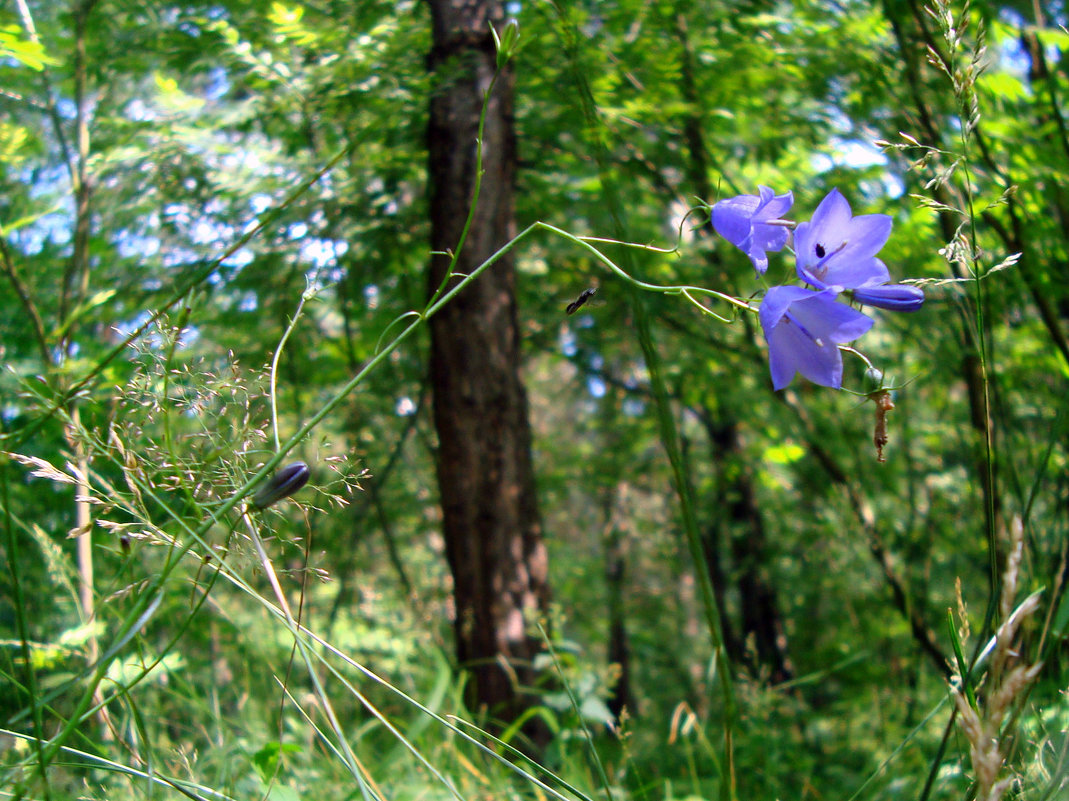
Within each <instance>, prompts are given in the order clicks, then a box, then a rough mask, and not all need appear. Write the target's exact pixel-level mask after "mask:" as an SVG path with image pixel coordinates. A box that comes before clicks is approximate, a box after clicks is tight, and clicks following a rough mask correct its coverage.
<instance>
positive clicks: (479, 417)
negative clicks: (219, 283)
mask: <svg viewBox="0 0 1069 801" xmlns="http://www.w3.org/2000/svg"><path fill="white" fill-rule="evenodd" d="M428 4H429V6H430V8H431V14H432V23H433V34H434V46H433V49H432V51H431V54H430V58H429V67H430V69H431V70H432V71H433V73H434V78H435V80H434V89H433V91H432V98H431V107H430V123H429V128H428V137H427V138H428V148H429V156H430V166H429V169H430V200H431V208H430V214H431V246H432V249H433V250H434V251H435V252H436V253H437V254H438V255H434V256H432V259H431V263H430V270H429V292H430V293H432V294H433V293H434V291H435V290H436V289H437V288H438V287H439V286H440V285H441V284H442V282H443V280H445V278H446V276H447V272H448V269H449V262H450V258H449V257H448V256H446V255H441V254H442V253H445V252H449V253H452V252H453V251H455V250H456V249H457V247H458V243H459V242H460V237H461V232H462V231H463V228H464V223H465V219H466V217H467V214H468V210H469V208H470V207H471V204H472V199H473V192H474V186H475V180H476V156H477V141H476V140H477V136H478V123H479V113H480V109H481V107H482V102H483V96H484V94H485V92H486V91H487V89H488V87H489V86H490V82H491V80H492V78H493V75H494V70H495V51H494V44H493V39H492V37H491V36H490V30H489V20H493V22H494V23H495V25H496V26H498V27H500V25H501V23H502V22H503V20H502V18H501V16H502V7H501V5H500V4H497V3H491V2H486V1H485V0H476V1H475V2H470V1H469V2H464V0H428ZM512 92H513V78H512V74H511V72H510V71H508V70H506V71H505V72H504V73H503V74H502V75H501V76H500V77H499V78H498V81H497V83H496V85H495V87H494V91H493V96H492V98H491V100H490V105H489V108H488V110H487V115H486V124H485V129H484V133H483V142H482V151H483V165H482V167H483V178H482V187H481V192H480V195H479V198H478V203H477V206H476V209H475V216H474V219H473V220H472V224H471V228H470V231H469V233H468V237H467V240H466V241H465V243H464V245H463V248H462V249H461V251H460V258H459V260H458V261H457V263H456V265H455V267H454V273H455V274H461V275H466V274H467V273H470V272H471V271H472V270H474V269H475V268H476V267H478V266H479V265H480V264H481V263H482V262H483V261H485V260H486V259H487V257H489V256H490V255H491V254H492V253H494V252H495V251H496V250H497V249H499V248H500V247H501V246H502V245H504V244H505V243H506V242H507V241H508V240H509V239H510V238H511V237H512V236H513V233H514V230H515V226H514V222H513V216H512V215H513V202H512V193H513V178H514V172H515V138H514V132H513V128H512V121H513V120H512ZM456 280H457V279H456V278H451V279H450V281H451V282H455V281H456ZM430 330H431V383H432V389H433V399H434V421H435V426H436V427H437V431H438V465H437V467H438V486H439V491H440V494H441V503H442V512H443V527H444V534H445V542H446V555H447V558H448V560H449V565H450V568H451V570H452V573H453V582H454V598H455V603H456V622H455V628H456V646H457V654H458V657H459V661H460V665H461V667H462V668H465V669H467V670H469V671H470V673H471V679H472V683H471V685H470V691H471V696H470V699H471V701H473V702H474V703H475V705H476V707H477V708H480V709H483V710H485V711H486V712H487V713H489V715H490V716H491V720H497V721H509V720H512V719H514V718H515V717H516V715H517V714H518V713H520V712H521V711H522V710H523V709H524V708H526V707H527V706H529V705H530V703H531V701H530V699H531V698H532V696H530V695H523V694H521V693H519V692H518V690H519V689H520V688H522V687H524V686H530V685H531V684H532V683H533V681H534V678H535V676H534V671H533V668H532V665H531V660H532V658H533V657H534V656H535V654H537V653H538V651H539V650H540V649H541V643H540V641H539V640H538V638H532V637H530V636H528V633H527V626H526V618H527V617H528V616H529V615H530V613H532V612H533V613H540V612H542V611H544V609H545V606H546V602H547V598H548V586H547V562H546V551H545V546H544V545H543V542H542V531H541V524H540V522H539V515H538V506H537V503H536V498H535V483H534V472H533V467H532V463H531V430H530V424H529V421H528V418H527V396H526V393H525V391H524V387H523V384H522V382H521V380H520V338H519V329H518V324H517V319H516V300H515V272H514V269H513V262H512V258H511V256H506V257H504V258H502V259H500V260H499V261H497V262H496V263H495V264H494V265H493V266H492V267H491V268H489V269H488V270H487V271H486V272H485V273H484V274H483V275H482V276H481V277H480V278H479V279H478V280H477V281H475V282H474V283H473V284H471V285H470V286H468V287H467V288H466V289H465V290H464V291H463V292H461V293H460V294H459V295H458V296H457V297H456V298H455V299H453V301H451V302H450V303H448V304H446V306H445V307H444V308H442V310H441V311H440V312H439V313H438V314H436V315H435V316H434V317H433V318H431V324H430ZM528 733H529V734H531V733H532V732H528ZM534 734H535V736H536V738H537V739H541V735H540V733H534Z"/></svg>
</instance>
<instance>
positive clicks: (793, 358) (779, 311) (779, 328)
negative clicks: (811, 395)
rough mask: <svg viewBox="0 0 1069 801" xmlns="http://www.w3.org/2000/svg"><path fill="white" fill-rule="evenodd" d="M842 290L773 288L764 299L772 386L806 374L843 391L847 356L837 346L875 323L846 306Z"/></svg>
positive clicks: (762, 311) (762, 313) (763, 319)
mask: <svg viewBox="0 0 1069 801" xmlns="http://www.w3.org/2000/svg"><path fill="white" fill-rule="evenodd" d="M837 294H838V292H837V291H836V290H834V289H824V290H821V291H819V292H814V291H812V290H809V289H804V288H802V287H799V286H774V287H772V288H771V289H770V290H768V292H766V293H765V297H764V300H762V301H761V308H760V311H759V316H760V319H761V328H762V329H763V330H764V332H765V339H767V340H768V363H769V368H770V369H771V371H772V387H773V388H774V389H777V390H778V389H783V388H784V387H786V386H787V385H789V384H790V383H791V381H793V380H794V374H795V373H801V374H802V375H803V376H805V377H806V378H808V379H809V380H810V381H812V382H813V383H814V384H820V385H821V386H825V387H832V388H834V389H839V388H840V387H841V386H842V384H843V357H842V354H841V353H839V348H838V345H841V344H845V343H847V342H852V341H853V340H855V339H857V338H858V337H859V336H861V335H862V334H864V333H865V332H866V331H868V330H869V329H870V328H871V327H872V320H871V319H870V318H868V317H866V316H865V315H864V314H862V313H861V312H859V311H857V310H856V309H851V308H850V307H849V306H847V305H846V304H844V303H836V301H835V297H836V295H837Z"/></svg>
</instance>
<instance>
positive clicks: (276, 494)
mask: <svg viewBox="0 0 1069 801" xmlns="http://www.w3.org/2000/svg"><path fill="white" fill-rule="evenodd" d="M311 475H312V471H311V470H309V469H308V465H306V464H305V463H304V462H294V463H293V464H288V465H286V466H285V467H283V468H282V469H281V470H279V471H278V472H277V473H275V474H274V475H273V476H272V477H271V478H269V479H268V480H267V481H266V482H265V483H264V484H263V486H261V487H260V489H258V490H256V494H255V495H253V496H252V505H253V506H255V507H256V508H257V509H266V508H267V507H268V506H271V505H272V504H274V503H277V502H278V501H281V500H282V499H283V498H288V497H289V496H290V495H292V494H293V493H295V492H296V491H297V490H299V489H300V488H301V487H303V486H304V485H305V484H307V483H308V478H309V477H310V476H311Z"/></svg>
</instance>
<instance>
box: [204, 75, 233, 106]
mask: <svg viewBox="0 0 1069 801" xmlns="http://www.w3.org/2000/svg"><path fill="white" fill-rule="evenodd" d="M229 91H230V78H229V77H228V76H227V74H226V70H224V69H223V68H222V67H215V68H213V69H212V71H211V73H210V74H209V75H208V85H207V86H206V87H205V88H204V96H205V97H206V98H207V99H208V100H218V99H219V98H221V97H223V96H224V95H226V93H227V92H229Z"/></svg>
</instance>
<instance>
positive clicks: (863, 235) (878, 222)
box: [794, 189, 924, 311]
mask: <svg viewBox="0 0 1069 801" xmlns="http://www.w3.org/2000/svg"><path fill="white" fill-rule="evenodd" d="M890 235H891V218H890V217H889V216H888V215H886V214H863V215H861V216H860V217H854V216H853V214H852V213H851V211H850V204H849V203H848V202H847V201H846V198H844V197H843V196H842V193H841V192H839V190H838V189H833V190H831V192H829V193H828V196H827V197H825V198H824V199H823V200H822V201H820V205H819V206H817V210H816V211H815V212H813V219H812V220H810V221H809V222H805V223H800V224H799V225H798V229H797V230H796V231H795V232H794V247H795V258H796V262H795V264H796V268H797V271H798V277H799V278H801V279H802V280H803V281H805V282H806V283H807V284H810V285H812V286H814V287H816V288H817V289H836V290H840V291H841V290H844V289H850V290H853V296H854V298H855V299H856V300H857V301H859V302H861V303H865V304H868V305H869V306H878V307H879V308H881V309H889V310H891V311H916V310H917V309H919V308H920V307H921V304H923V303H924V292H922V291H921V289H920V288H919V287H915V286H907V285H905V284H888V283H887V282H888V281H890V280H891V274H890V273H889V272H888V271H887V265H886V264H884V263H883V262H882V261H880V259H878V258H876V254H877V253H879V252H880V249H881V248H882V247H883V246H884V245H885V244H886V243H887V238H888V237H889V236H890Z"/></svg>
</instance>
